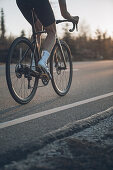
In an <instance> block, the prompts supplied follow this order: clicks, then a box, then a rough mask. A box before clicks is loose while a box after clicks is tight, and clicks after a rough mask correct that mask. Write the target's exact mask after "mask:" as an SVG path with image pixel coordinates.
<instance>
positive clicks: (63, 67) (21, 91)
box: [6, 10, 77, 104]
mask: <svg viewBox="0 0 113 170" xmlns="http://www.w3.org/2000/svg"><path fill="white" fill-rule="evenodd" d="M34 17H35V11H34V10H32V20H33V24H32V40H29V39H27V38H25V37H19V38H16V39H15V40H14V41H13V43H12V44H11V46H10V48H9V53H8V57H7V61H6V80H7V85H8V88H9V91H10V94H11V96H12V97H13V98H14V100H15V101H16V102H18V103H19V104H27V103H28V102H30V101H31V100H32V98H33V97H34V95H35V93H36V90H37V88H38V87H39V80H41V82H42V84H43V86H47V85H48V83H49V81H50V80H51V82H52V86H53V88H54V90H55V92H56V93H57V94H58V95H59V96H64V95H66V94H67V93H68V91H69V89H70V86H71V83H72V74H73V69H72V60H71V51H70V48H69V46H68V45H67V44H66V42H64V41H62V40H59V39H58V37H57V36H56V43H55V45H54V47H53V49H52V52H51V55H50V59H49V65H50V73H51V77H52V78H51V79H50V77H49V76H48V75H47V73H45V72H44V70H42V69H41V68H39V67H38V61H39V60H40V52H39V51H38V48H37V43H36V36H37V34H43V33H46V31H45V30H43V31H39V32H36V28H35V24H34ZM62 22H70V21H68V20H57V21H56V24H59V23H62ZM75 26H76V29H77V23H73V28H72V29H70V30H69V31H70V32H73V31H74V30H75Z"/></svg>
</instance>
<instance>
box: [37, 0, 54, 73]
mask: <svg viewBox="0 0 113 170" xmlns="http://www.w3.org/2000/svg"><path fill="white" fill-rule="evenodd" d="M36 3H38V1H36ZM38 5H39V6H38V8H37V6H36V7H35V13H36V14H37V17H38V18H39V20H40V22H41V23H42V25H43V26H44V28H45V29H46V31H47V37H46V39H45V41H44V43H43V46H42V47H43V48H42V50H43V51H42V59H41V60H40V61H39V63H38V64H39V65H40V66H42V67H43V68H44V69H45V70H46V71H48V69H47V67H46V63H47V60H48V58H49V56H50V53H51V50H52V48H53V46H54V43H55V35H56V24H55V17H54V13H53V10H52V8H51V5H50V3H49V1H48V0H46V1H45V0H42V1H40V3H38Z"/></svg>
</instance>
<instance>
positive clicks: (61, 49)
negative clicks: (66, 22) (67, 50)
mask: <svg viewBox="0 0 113 170" xmlns="http://www.w3.org/2000/svg"><path fill="white" fill-rule="evenodd" d="M56 42H57V43H58V45H59V48H60V52H61V56H62V59H63V63H64V67H61V69H62V70H65V69H67V67H66V59H65V55H64V51H63V48H62V45H61V42H60V40H59V39H58V38H56Z"/></svg>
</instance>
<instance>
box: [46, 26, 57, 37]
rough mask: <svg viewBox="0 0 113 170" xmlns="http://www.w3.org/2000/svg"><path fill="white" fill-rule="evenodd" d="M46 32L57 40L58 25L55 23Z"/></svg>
mask: <svg viewBox="0 0 113 170" xmlns="http://www.w3.org/2000/svg"><path fill="white" fill-rule="evenodd" d="M45 30H46V31H47V34H48V35H49V36H51V37H52V38H55V36H56V24H55V23H53V24H51V25H50V26H48V27H45Z"/></svg>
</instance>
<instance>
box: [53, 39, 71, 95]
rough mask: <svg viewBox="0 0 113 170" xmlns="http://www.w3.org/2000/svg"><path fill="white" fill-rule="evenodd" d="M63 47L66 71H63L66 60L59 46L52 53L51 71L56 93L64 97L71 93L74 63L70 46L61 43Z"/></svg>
mask: <svg viewBox="0 0 113 170" xmlns="http://www.w3.org/2000/svg"><path fill="white" fill-rule="evenodd" d="M61 46H62V50H63V53H64V57H65V61H66V69H62V68H63V67H64V60H63V56H62V54H61V50H60V47H59V45H58V44H56V45H55V47H54V49H53V51H52V55H51V62H50V63H51V66H50V69H51V74H52V85H53V88H54V90H55V92H56V93H57V94H58V95H60V96H64V95H66V94H67V92H68V91H69V89H70V86H71V82H72V61H71V52H70V49H69V47H68V45H67V44H66V43H65V42H63V41H61ZM60 68H61V69H60Z"/></svg>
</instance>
